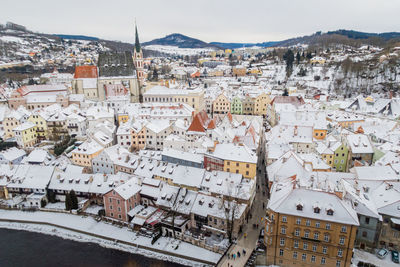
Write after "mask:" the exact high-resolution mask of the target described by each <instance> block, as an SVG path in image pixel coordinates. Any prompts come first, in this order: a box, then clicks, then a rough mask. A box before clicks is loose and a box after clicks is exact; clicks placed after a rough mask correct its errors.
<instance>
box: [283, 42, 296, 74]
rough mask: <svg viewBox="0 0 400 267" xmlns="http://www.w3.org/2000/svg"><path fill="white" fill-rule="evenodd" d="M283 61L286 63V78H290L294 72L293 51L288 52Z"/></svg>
mask: <svg viewBox="0 0 400 267" xmlns="http://www.w3.org/2000/svg"><path fill="white" fill-rule="evenodd" d="M283 59H284V60H285V61H286V76H287V77H289V76H290V75H291V74H292V71H293V62H294V54H293V51H292V50H291V49H289V50H288V51H286V53H285V54H284V55H283Z"/></svg>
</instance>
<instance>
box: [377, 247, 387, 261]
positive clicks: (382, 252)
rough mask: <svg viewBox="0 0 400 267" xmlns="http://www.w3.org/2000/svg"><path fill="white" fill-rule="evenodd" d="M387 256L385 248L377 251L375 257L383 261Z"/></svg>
mask: <svg viewBox="0 0 400 267" xmlns="http://www.w3.org/2000/svg"><path fill="white" fill-rule="evenodd" d="M387 254H389V251H388V250H387V249H386V248H381V249H380V250H378V253H376V256H377V257H378V258H380V259H384V258H385V257H386V256H387Z"/></svg>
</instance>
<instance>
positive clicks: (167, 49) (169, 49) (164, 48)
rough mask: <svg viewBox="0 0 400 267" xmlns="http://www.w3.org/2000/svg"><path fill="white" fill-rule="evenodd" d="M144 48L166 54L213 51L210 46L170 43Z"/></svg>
mask: <svg viewBox="0 0 400 267" xmlns="http://www.w3.org/2000/svg"><path fill="white" fill-rule="evenodd" d="M144 48H146V49H147V50H154V51H159V52H162V53H166V54H171V55H184V56H185V55H188V56H192V55H197V54H200V53H202V52H210V51H213V50H214V49H212V48H179V47H177V46H171V45H147V46H145V47H144Z"/></svg>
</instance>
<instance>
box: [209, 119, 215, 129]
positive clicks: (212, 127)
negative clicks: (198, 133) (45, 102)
mask: <svg viewBox="0 0 400 267" xmlns="http://www.w3.org/2000/svg"><path fill="white" fill-rule="evenodd" d="M215 127H216V126H215V119H212V120H211V121H210V123H209V124H208V126H207V129H209V130H211V129H215Z"/></svg>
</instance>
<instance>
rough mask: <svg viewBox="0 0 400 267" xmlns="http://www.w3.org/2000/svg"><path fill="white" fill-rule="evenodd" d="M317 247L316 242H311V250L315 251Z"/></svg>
mask: <svg viewBox="0 0 400 267" xmlns="http://www.w3.org/2000/svg"><path fill="white" fill-rule="evenodd" d="M317 247H318V246H317V245H316V244H313V245H312V251H314V252H316V251H317Z"/></svg>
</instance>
